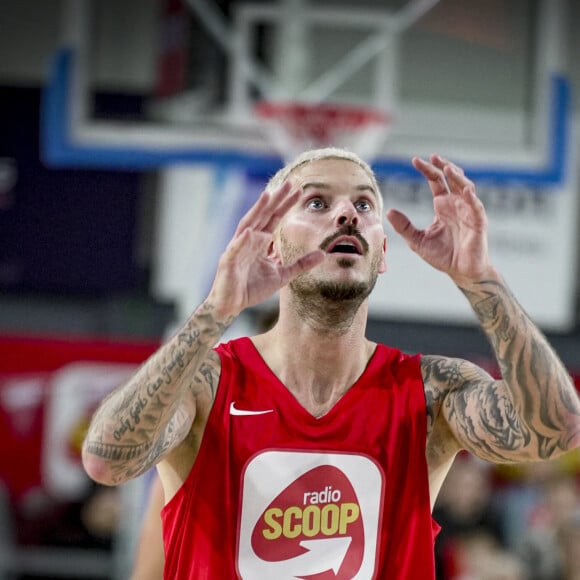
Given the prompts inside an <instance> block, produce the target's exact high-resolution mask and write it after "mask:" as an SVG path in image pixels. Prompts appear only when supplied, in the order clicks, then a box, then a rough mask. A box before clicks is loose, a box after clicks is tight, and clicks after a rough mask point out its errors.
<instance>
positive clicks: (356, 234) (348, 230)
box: [319, 224, 369, 254]
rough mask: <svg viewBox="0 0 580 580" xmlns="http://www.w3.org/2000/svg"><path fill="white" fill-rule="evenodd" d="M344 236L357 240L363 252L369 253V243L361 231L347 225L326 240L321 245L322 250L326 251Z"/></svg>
mask: <svg viewBox="0 0 580 580" xmlns="http://www.w3.org/2000/svg"><path fill="white" fill-rule="evenodd" d="M342 236H349V237H352V238H356V239H357V240H358V241H359V242H360V245H361V246H362V249H363V252H364V253H365V254H366V253H367V252H368V251H369V243H368V242H367V241H366V240H365V239H364V237H363V235H362V234H361V233H360V231H359V229H358V228H357V227H356V226H353V225H352V224H347V225H345V226H341V227H340V229H338V230H337V231H336V232H335V233H334V234H332V235H330V236H328V237H327V238H324V240H322V242H321V244H320V246H319V247H320V249H321V250H324V251H326V249H327V248H328V247H329V246H330V244H332V243H333V242H334V241H335V240H337V239H338V238H340V237H342Z"/></svg>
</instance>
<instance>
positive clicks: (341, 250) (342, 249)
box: [328, 243, 360, 255]
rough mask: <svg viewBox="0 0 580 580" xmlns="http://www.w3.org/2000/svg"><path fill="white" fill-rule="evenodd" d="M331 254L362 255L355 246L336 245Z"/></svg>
mask: <svg viewBox="0 0 580 580" xmlns="http://www.w3.org/2000/svg"><path fill="white" fill-rule="evenodd" d="M328 253H329V254H357V255H360V251H359V250H358V248H357V247H356V246H354V245H353V244H346V243H345V244H336V246H334V247H333V248H332V249H331V250H330V251H329V252H328Z"/></svg>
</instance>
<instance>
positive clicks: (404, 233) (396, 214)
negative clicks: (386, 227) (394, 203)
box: [387, 209, 418, 242]
mask: <svg viewBox="0 0 580 580" xmlns="http://www.w3.org/2000/svg"><path fill="white" fill-rule="evenodd" d="M387 219H388V220H389V222H390V224H391V225H392V226H393V228H394V230H395V231H396V232H397V233H398V234H399V235H400V236H401V237H402V238H403V239H404V240H405V241H407V242H411V241H412V240H413V238H415V237H416V235H417V233H418V230H417V228H416V227H415V226H414V225H413V224H412V223H411V220H409V218H408V217H407V216H406V215H405V214H404V213H402V212H400V211H399V210H397V209H390V210H389V211H388V212H387Z"/></svg>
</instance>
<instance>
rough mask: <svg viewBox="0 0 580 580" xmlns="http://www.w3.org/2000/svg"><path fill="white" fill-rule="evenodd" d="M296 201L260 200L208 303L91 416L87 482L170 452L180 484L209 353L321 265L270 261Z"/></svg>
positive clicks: (118, 477)
mask: <svg viewBox="0 0 580 580" xmlns="http://www.w3.org/2000/svg"><path fill="white" fill-rule="evenodd" d="M299 195H300V190H295V191H291V188H290V184H289V183H284V184H283V185H282V186H281V187H280V188H279V189H278V190H276V191H274V192H264V193H262V195H261V196H260V198H259V199H258V201H257V202H256V203H255V204H254V206H253V207H252V208H251V209H250V210H249V211H248V213H247V214H246V215H245V216H244V217H243V218H242V219H241V221H240V223H239V225H238V228H237V229H236V232H235V233H234V236H233V238H232V240H231V241H230V243H229V244H228V246H227V248H226V249H225V251H224V253H223V255H222V256H221V258H220V260H219V263H218V267H217V270H216V276H215V279H214V282H213V285H212V288H211V290H210V293H209V296H208V298H207V300H206V301H205V302H204V303H203V304H202V305H201V306H200V307H199V308H198V309H197V310H196V311H195V313H194V314H193V315H192V316H191V318H190V319H189V320H188V322H187V323H186V324H185V325H184V327H183V328H182V329H181V331H180V332H179V333H177V334H176V335H175V336H174V337H173V338H171V339H170V340H169V342H168V343H167V344H165V345H164V346H163V347H162V348H161V349H160V350H158V351H157V352H156V353H155V354H154V355H153V356H152V357H151V358H150V359H149V360H148V361H147V362H146V363H145V364H144V365H143V366H142V367H141V368H140V369H139V370H138V371H137V373H136V374H135V376H134V377H133V378H132V379H131V380H129V382H128V383H127V384H125V385H123V386H122V387H120V388H118V389H117V390H115V391H114V392H113V393H112V394H111V395H110V396H109V397H107V398H106V399H105V400H104V401H103V403H102V404H101V405H100V407H99V408H98V409H97V411H96V413H95V415H94V417H93V419H92V421H91V425H90V427H89V431H88V434H87V437H86V439H85V441H84V445H83V464H84V466H85V469H86V471H87V472H88V474H89V475H90V476H91V477H92V478H93V479H95V480H97V481H99V482H102V483H105V484H109V485H116V484H119V483H122V482H124V481H126V480H128V479H130V478H132V477H135V476H137V475H139V474H141V473H143V472H144V471H146V470H148V469H149V468H150V467H151V466H152V465H154V464H155V463H157V462H159V461H160V460H161V459H162V458H164V457H167V456H168V454H169V452H173V453H172V455H173V456H175V457H177V456H186V457H187V459H186V461H183V460H180V461H179V462H176V463H179V465H180V466H181V467H180V469H179V470H178V471H180V475H181V476H182V475H183V473H181V472H182V471H186V469H185V468H184V467H183V466H184V464H187V462H188V461H192V460H190V458H191V457H192V455H193V456H194V455H195V448H196V446H198V445H199V439H200V433H201V432H202V431H203V428H204V426H205V423H204V421H205V420H206V419H207V414H208V413H209V408H210V407H211V403H212V401H213V397H214V395H215V390H216V387H217V384H218V378H219V373H220V368H219V359H218V357H217V355H216V354H215V353H214V352H213V351H212V347H213V346H214V345H215V344H216V343H217V341H218V340H219V338H220V337H221V335H222V333H223V332H224V330H225V329H226V328H227V326H228V325H229V324H230V323H231V322H232V321H233V320H234V318H235V317H236V316H238V314H239V313H240V312H241V311H242V310H244V309H245V308H248V307H250V306H253V305H255V304H258V303H260V302H262V301H263V300H265V299H266V298H269V297H270V296H271V295H272V294H274V293H275V292H276V291H278V290H279V289H280V288H281V287H282V286H284V285H285V284H287V283H288V282H289V281H290V280H292V279H293V278H295V277H296V276H298V275H300V274H302V273H304V272H306V271H307V270H309V269H311V268H313V267H314V266H316V265H317V264H319V263H320V262H321V261H322V260H323V258H324V253H323V252H322V251H320V250H317V251H315V252H310V253H309V254H306V255H305V256H302V257H300V258H298V259H297V260H296V261H295V262H294V263H290V264H281V263H279V262H278V261H276V260H275V259H273V258H272V257H271V256H270V255H269V252H268V248H269V245H270V242H271V240H272V233H273V232H274V230H275V228H276V227H277V226H278V224H279V223H280V220H281V219H282V217H283V216H284V215H285V214H286V212H287V211H288V210H289V209H290V208H291V207H292V206H293V205H294V204H295V203H296V201H297V200H298V198H299ZM192 427H193V428H192ZM188 443H189V445H187V444H188ZM182 444H183V445H182ZM172 469H173V470H174V471H175V465H172ZM166 479H167V478H166ZM177 483H179V482H177Z"/></svg>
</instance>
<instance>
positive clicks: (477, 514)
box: [433, 454, 504, 580]
mask: <svg viewBox="0 0 580 580" xmlns="http://www.w3.org/2000/svg"><path fill="white" fill-rule="evenodd" d="M433 517H434V518H435V520H436V521H437V522H438V523H439V524H440V525H441V527H442V529H441V532H440V534H439V535H438V537H437V541H436V543H435V561H436V567H437V577H438V578H439V579H440V580H451V579H455V578H457V579H459V578H460V577H461V576H460V574H461V572H462V570H461V568H462V567H463V566H464V563H462V562H461V560H462V557H463V559H464V555H465V554H464V552H463V551H462V549H463V548H464V546H465V543H464V542H465V541H466V539H467V538H473V537H477V538H478V540H479V544H478V545H482V543H483V542H484V539H485V541H486V542H487V543H488V544H489V545H490V546H491V545H493V548H494V549H496V548H498V549H499V548H501V547H503V546H504V538H503V534H502V526H501V518H500V515H499V513H498V511H497V509H496V506H495V504H494V503H493V501H492V480H491V471H490V467H489V465H488V464H486V463H483V462H481V461H479V460H477V459H475V458H474V457H472V456H471V455H468V454H462V455H460V456H458V457H457V459H456V460H455V463H454V464H453V467H452V468H451V470H450V471H449V475H448V476H447V479H446V480H445V483H444V484H443V487H442V489H441V493H440V495H439V499H438V501H437V504H436V506H435V509H434V511H433Z"/></svg>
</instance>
